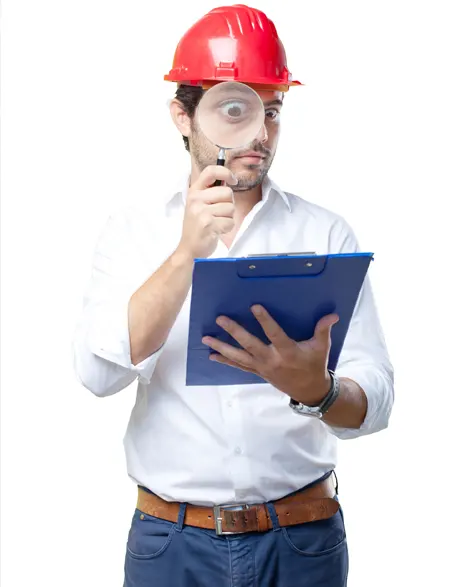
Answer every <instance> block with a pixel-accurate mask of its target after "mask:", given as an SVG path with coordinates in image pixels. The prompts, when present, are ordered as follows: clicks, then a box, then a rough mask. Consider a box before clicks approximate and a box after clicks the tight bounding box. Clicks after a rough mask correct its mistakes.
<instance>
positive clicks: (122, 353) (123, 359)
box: [89, 301, 164, 385]
mask: <svg viewBox="0 0 474 587" xmlns="http://www.w3.org/2000/svg"><path fill="white" fill-rule="evenodd" d="M97 316H99V318H98V319H96V320H93V321H92V326H91V330H90V332H89V337H90V338H89V344H90V349H91V351H92V352H93V353H94V354H95V355H97V356H98V357H101V358H102V359H105V360H106V361H109V362H111V363H114V364H115V365H119V366H121V367H123V368H124V369H127V370H129V371H131V372H132V373H136V374H137V376H138V380H139V382H140V383H144V384H146V385H148V384H149V383H150V381H151V378H152V376H153V373H154V371H155V367H156V364H157V362H158V359H159V358H160V356H161V354H162V353H163V350H164V344H163V345H161V347H160V348H159V349H157V350H156V351H155V352H154V353H153V354H152V355H150V356H149V357H147V358H146V359H144V360H143V361H141V362H140V363H138V364H137V365H134V364H133V363H132V359H131V350H130V331H129V327H128V301H127V302H125V303H122V304H118V303H117V304H115V305H111V304H110V303H108V304H107V306H106V307H101V308H98V311H97Z"/></svg>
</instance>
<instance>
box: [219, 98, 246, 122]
mask: <svg viewBox="0 0 474 587" xmlns="http://www.w3.org/2000/svg"><path fill="white" fill-rule="evenodd" d="M247 109H248V108H247V104H245V102H241V101H240V100H229V101H228V102H224V103H222V104H220V105H219V110H220V111H221V113H222V114H223V115H224V117H225V118H226V122H242V120H244V118H245V115H246V113H247Z"/></svg>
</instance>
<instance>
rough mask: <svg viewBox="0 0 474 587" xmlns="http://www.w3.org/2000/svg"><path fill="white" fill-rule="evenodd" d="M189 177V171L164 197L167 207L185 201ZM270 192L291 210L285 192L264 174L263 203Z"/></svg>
mask: <svg viewBox="0 0 474 587" xmlns="http://www.w3.org/2000/svg"><path fill="white" fill-rule="evenodd" d="M189 177H190V176H189V173H188V174H186V175H185V176H183V177H182V178H181V179H180V181H179V182H178V184H177V185H176V188H175V190H174V191H172V192H171V195H169V196H168V197H167V198H166V200H165V204H166V206H167V208H168V207H169V206H171V205H172V204H173V203H175V202H180V203H181V204H184V203H185V202H186V197H187V194H188V190H189ZM271 193H275V194H276V195H277V196H279V197H280V198H281V199H282V200H283V202H284V203H285V205H286V206H287V208H288V210H289V211H290V212H291V204H290V200H289V198H288V196H287V194H286V193H285V192H284V191H283V190H282V189H281V188H280V187H279V186H278V185H277V184H276V183H275V182H274V181H273V180H272V179H271V178H270V177H268V176H266V177H265V179H264V180H263V183H262V201H263V203H264V204H265V202H266V201H267V200H268V198H269V197H270V194H271Z"/></svg>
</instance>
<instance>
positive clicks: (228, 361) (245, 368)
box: [209, 353, 258, 375]
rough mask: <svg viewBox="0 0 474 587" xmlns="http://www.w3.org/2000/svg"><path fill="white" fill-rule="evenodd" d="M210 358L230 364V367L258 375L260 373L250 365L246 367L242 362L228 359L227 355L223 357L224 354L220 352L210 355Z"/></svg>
mask: <svg viewBox="0 0 474 587" xmlns="http://www.w3.org/2000/svg"><path fill="white" fill-rule="evenodd" d="M209 360H211V361H214V362H216V363H220V364H221V365H228V366H229V367H234V368H235V369H240V370H241V371H246V372H247V373H253V374H254V375H258V373H257V371H256V370H255V369H251V368H250V367H245V366H244V365H241V364H240V363H235V362H234V361H230V360H229V359H226V358H225V357H223V356H222V355H219V354H218V353H215V354H212V355H210V356H209Z"/></svg>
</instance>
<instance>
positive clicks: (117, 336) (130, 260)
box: [73, 215, 163, 397]
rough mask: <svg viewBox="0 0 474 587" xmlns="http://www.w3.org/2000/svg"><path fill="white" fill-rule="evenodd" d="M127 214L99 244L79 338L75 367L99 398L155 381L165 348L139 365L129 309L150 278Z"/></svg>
mask: <svg viewBox="0 0 474 587" xmlns="http://www.w3.org/2000/svg"><path fill="white" fill-rule="evenodd" d="M134 251H135V247H134V243H133V238H132V234H131V230H130V226H129V223H128V221H127V218H126V216H125V215H117V216H113V217H111V218H109V221H108V223H107V225H106V227H105V229H104V232H103V234H102V235H101V238H100V239H99V241H98V244H97V247H96V250H95V253H94V259H93V265H92V274H91V277H90V280H89V283H88V285H87V288H86V292H85V295H84V302H83V308H82V313H81V316H80V319H79V322H78V324H77V328H76V331H75V333H74V339H73V363H74V369H75V373H76V376H77V378H78V380H79V381H80V383H81V384H82V385H83V386H84V387H86V388H87V389H89V390H90V391H91V392H92V393H94V394H95V395H97V396H99V397H105V396H109V395H113V394H115V393H118V392H119V391H121V390H122V389H124V388H125V387H127V386H128V385H130V384H131V383H133V382H134V381H135V380H136V379H137V378H138V380H139V382H140V383H143V384H148V383H150V381H151V378H152V376H153V372H154V370H155V367H156V364H157V362H158V360H159V357H160V356H161V354H162V352H163V346H162V347H161V348H160V349H157V350H156V351H155V352H154V353H153V354H152V355H150V356H149V357H147V358H146V359H144V360H143V361H141V362H140V363H139V364H137V365H134V364H133V363H132V360H131V349H130V332H129V323H128V305H129V301H130V298H131V296H132V295H133V293H134V292H135V291H136V290H137V289H138V288H139V287H140V286H141V285H142V283H143V282H144V281H145V279H146V278H147V275H145V274H143V272H142V271H140V268H139V263H138V262H137V257H136V255H134Z"/></svg>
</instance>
